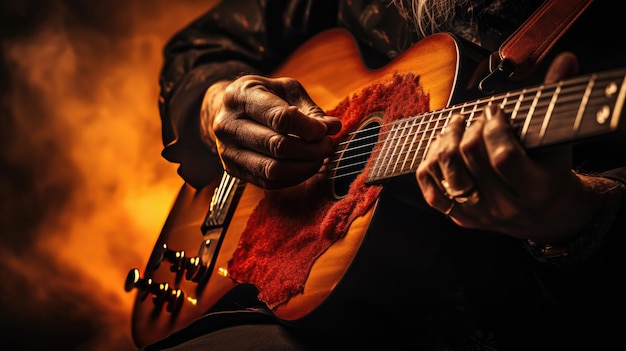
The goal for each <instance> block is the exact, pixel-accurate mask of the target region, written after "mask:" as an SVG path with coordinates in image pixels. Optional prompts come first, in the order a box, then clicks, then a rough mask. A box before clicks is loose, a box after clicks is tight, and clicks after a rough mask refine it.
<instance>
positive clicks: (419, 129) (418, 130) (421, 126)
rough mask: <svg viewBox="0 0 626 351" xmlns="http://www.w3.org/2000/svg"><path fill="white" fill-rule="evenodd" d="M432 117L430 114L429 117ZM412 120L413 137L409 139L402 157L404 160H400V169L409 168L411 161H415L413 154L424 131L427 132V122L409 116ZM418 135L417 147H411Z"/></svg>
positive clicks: (420, 141) (422, 137) (421, 139)
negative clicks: (406, 149)
mask: <svg viewBox="0 0 626 351" xmlns="http://www.w3.org/2000/svg"><path fill="white" fill-rule="evenodd" d="M430 118H431V119H432V114H431V117H430ZM411 121H412V126H411V131H413V129H415V132H414V133H413V139H411V142H410V143H409V145H408V146H409V148H408V151H407V153H406V155H405V157H404V162H402V167H401V168H400V169H401V171H404V170H407V169H411V167H412V165H413V162H415V155H416V153H417V151H418V149H419V145H420V144H421V143H422V141H423V140H424V135H425V134H426V133H425V132H427V131H428V130H427V129H428V123H423V122H422V120H421V119H419V118H411ZM418 137H419V142H417V145H418V146H417V147H413V146H414V145H416V140H417V139H418ZM409 160H410V161H411V163H410V165H409V167H408V168H407V163H408V162H409Z"/></svg>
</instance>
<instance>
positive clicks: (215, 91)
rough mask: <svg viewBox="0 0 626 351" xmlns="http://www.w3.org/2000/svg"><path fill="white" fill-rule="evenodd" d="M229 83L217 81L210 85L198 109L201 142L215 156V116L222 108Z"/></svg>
mask: <svg viewBox="0 0 626 351" xmlns="http://www.w3.org/2000/svg"><path fill="white" fill-rule="evenodd" d="M228 84H230V82H228V81H219V82H216V83H214V84H212V85H211V86H210V87H209V88H208V89H207V90H206V92H205V93H204V97H203V99H202V105H201V107H200V135H201V137H202V141H203V142H204V143H205V144H206V145H207V146H208V147H209V148H210V149H211V150H212V151H213V152H214V153H216V154H217V146H216V140H217V138H216V136H215V132H214V131H213V123H214V121H215V116H216V115H217V114H218V112H219V110H220V109H221V107H222V100H223V97H224V90H225V89H226V86H228Z"/></svg>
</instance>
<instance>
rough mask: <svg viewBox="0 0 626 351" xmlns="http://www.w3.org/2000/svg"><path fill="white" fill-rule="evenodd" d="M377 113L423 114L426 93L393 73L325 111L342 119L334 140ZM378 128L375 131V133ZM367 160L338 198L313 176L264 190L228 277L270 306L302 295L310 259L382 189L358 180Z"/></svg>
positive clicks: (386, 119) (392, 116)
mask: <svg viewBox="0 0 626 351" xmlns="http://www.w3.org/2000/svg"><path fill="white" fill-rule="evenodd" d="M381 111H382V112H383V116H384V122H383V123H387V122H390V121H392V120H396V119H400V118H402V117H406V116H415V115H419V114H423V113H425V112H428V111H429V97H428V95H427V94H426V93H424V91H423V89H422V88H421V86H419V84H418V79H417V77H415V76H414V75H412V74H407V75H404V76H400V75H394V77H393V80H392V81H391V82H388V83H385V84H373V85H370V86H368V87H366V88H364V89H363V90H362V91H361V92H360V93H358V94H355V95H354V96H353V97H352V98H351V99H348V98H346V99H345V100H344V101H342V102H341V103H340V104H339V105H338V106H337V107H336V108H335V109H333V110H332V111H327V114H328V115H329V116H337V117H339V118H341V119H342V122H343V127H342V131H341V132H340V133H339V135H337V136H336V137H335V140H340V139H341V138H342V137H345V136H346V135H347V134H348V133H349V132H352V131H354V130H356V128H358V127H359V125H360V124H361V122H362V121H363V120H364V119H365V118H366V117H368V116H370V115H371V114H373V113H375V112H381ZM383 132H384V129H381V132H380V133H379V134H383ZM371 162H372V160H369V161H368V165H367V166H366V168H365V171H363V172H362V173H361V174H360V175H359V176H358V177H357V178H356V180H355V181H354V182H353V183H352V184H351V185H350V189H349V191H348V194H347V195H346V196H345V197H344V198H342V199H341V200H339V201H335V200H334V199H333V198H332V197H331V194H330V190H331V189H329V185H328V182H326V181H323V180H320V179H318V177H314V178H311V179H309V180H308V181H306V182H304V183H302V184H300V185H297V186H295V187H291V188H288V189H282V190H276V191H266V192H265V197H264V198H263V199H262V200H261V201H260V202H259V204H258V205H257V207H256V208H255V210H254V211H253V212H252V213H251V215H250V218H249V219H248V223H247V225H246V229H245V230H244V232H243V233H242V235H241V239H240V242H239V245H238V247H237V249H236V250H235V252H234V254H233V257H232V258H231V259H230V261H229V274H230V276H231V277H232V278H233V279H235V280H236V281H238V282H239V283H251V284H254V285H255V286H256V287H257V288H258V289H259V299H261V300H262V301H263V302H265V303H266V304H267V306H268V307H270V308H274V307H276V306H278V305H280V304H281V303H284V302H286V301H288V300H289V299H290V298H291V297H292V296H294V295H296V294H299V293H302V292H303V290H304V284H305V282H306V279H307V276H308V274H309V271H310V269H311V266H312V265H313V263H314V262H315V259H316V258H317V257H319V256H320V255H321V254H322V253H323V252H324V251H325V250H326V249H327V248H328V247H329V246H330V245H332V244H333V243H334V242H335V241H336V240H337V239H339V238H341V237H342V236H344V235H345V234H346V233H347V231H348V229H349V227H350V224H351V223H352V221H353V220H354V219H356V218H357V217H358V216H361V215H363V214H364V213H365V212H366V211H367V210H368V209H369V208H370V207H371V206H372V205H373V204H374V202H375V201H376V199H377V198H378V195H379V194H380V191H381V189H382V187H381V186H378V185H376V186H374V185H365V183H364V182H365V176H366V174H367V169H368V168H369V166H370V163H371Z"/></svg>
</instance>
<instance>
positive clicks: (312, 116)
mask: <svg viewBox="0 0 626 351" xmlns="http://www.w3.org/2000/svg"><path fill="white" fill-rule="evenodd" d="M281 81H282V82H285V81H287V82H289V83H283V84H278V83H276V82H275V81H274V80H259V81H258V82H256V84H252V83H248V84H246V86H247V87H248V88H250V90H249V94H248V95H246V96H245V97H244V99H245V110H244V115H245V116H247V117H249V118H252V119H254V120H256V121H257V122H259V123H261V124H263V125H266V126H268V127H270V128H271V129H273V130H275V131H277V132H279V133H283V134H291V135H294V136H297V137H300V138H303V139H305V140H319V139H321V138H323V137H325V136H327V135H332V134H336V133H337V132H339V130H340V129H341V122H340V121H339V119H337V118H335V117H330V116H325V115H324V112H323V111H322V109H321V108H319V107H318V106H317V105H315V104H314V103H313V102H312V101H311V100H310V98H309V97H308V95H307V93H306V91H305V90H304V89H303V88H302V86H301V85H300V84H299V83H297V81H295V80H293V79H289V80H287V79H282V80H281ZM296 96H297V97H296Z"/></svg>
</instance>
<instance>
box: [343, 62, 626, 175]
mask: <svg viewBox="0 0 626 351" xmlns="http://www.w3.org/2000/svg"><path fill="white" fill-rule="evenodd" d="M625 78H626V70H624V69H620V70H615V71H607V72H602V73H595V74H590V75H587V76H580V77H577V78H573V79H570V80H566V81H562V82H558V83H555V84H548V85H540V86H536V87H533V88H527V89H521V90H518V91H513V92H507V93H505V94H501V95H494V96H491V97H489V98H485V99H479V100H475V101H472V102H466V103H463V104H458V105H453V106H449V107H447V108H444V109H441V110H437V111H431V112H429V113H426V114H423V115H419V116H414V117H409V118H404V119H401V120H398V121H394V122H392V123H389V124H387V125H384V126H383V127H382V128H381V130H384V131H386V132H383V133H381V135H380V137H379V140H378V142H377V144H378V145H377V146H376V147H375V149H374V151H373V153H372V158H373V159H372V160H373V166H372V167H371V169H370V170H369V172H368V175H367V180H366V182H367V183H376V182H380V181H382V180H386V179H389V178H392V177H396V176H400V175H403V174H407V173H411V172H415V170H416V169H417V167H418V165H419V164H420V162H421V161H422V159H423V158H424V156H425V155H426V153H427V152H428V148H429V146H430V144H431V142H432V141H433V140H434V139H435V138H436V137H437V135H438V134H439V133H440V132H441V131H442V130H443V129H444V128H445V127H446V125H447V124H448V121H449V120H450V118H451V117H452V116H454V115H463V116H464V117H465V119H466V123H467V125H469V124H470V123H472V121H473V120H474V119H475V118H477V117H478V116H480V114H481V113H482V112H483V110H484V109H485V107H486V106H487V105H489V104H498V105H500V107H501V108H503V109H504V111H505V112H506V113H507V114H508V115H509V116H510V119H511V125H512V127H513V129H514V131H515V132H516V134H517V135H518V136H519V139H520V142H521V144H522V145H523V146H524V147H525V148H527V149H532V148H538V147H544V146H549V145H555V144H558V143H566V142H573V141H577V140H582V139H586V138H590V137H593V136H598V135H603V134H608V133H612V132H614V131H617V130H618V129H619V125H620V119H621V115H622V109H623V104H624V96H625V95H626V81H625ZM358 137H359V135H358V133H357V135H356V136H355V138H358Z"/></svg>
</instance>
